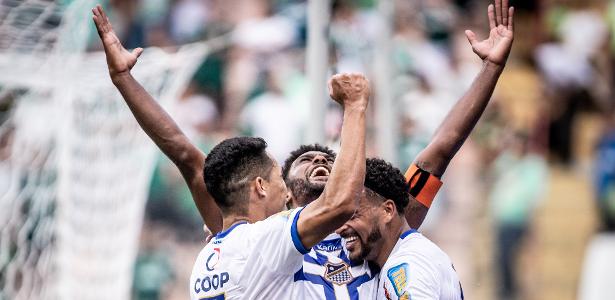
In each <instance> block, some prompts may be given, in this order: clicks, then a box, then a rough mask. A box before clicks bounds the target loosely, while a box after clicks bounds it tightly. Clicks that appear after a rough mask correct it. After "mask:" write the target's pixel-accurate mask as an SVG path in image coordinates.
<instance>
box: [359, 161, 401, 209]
mask: <svg viewBox="0 0 615 300" xmlns="http://www.w3.org/2000/svg"><path fill="white" fill-rule="evenodd" d="M365 187H367V188H368V189H370V190H372V191H373V192H375V193H376V194H378V195H380V196H381V197H382V198H384V199H391V200H393V202H395V206H396V207H397V212H398V213H399V214H403V212H404V210H405V208H406V206H408V202H409V199H408V197H409V196H410V194H409V192H408V190H409V186H408V183H407V182H406V179H405V178H404V175H402V173H401V171H400V170H399V169H397V168H396V167H393V166H392V165H391V164H390V163H388V162H386V161H384V160H382V159H380V158H368V159H367V161H366V170H365Z"/></svg>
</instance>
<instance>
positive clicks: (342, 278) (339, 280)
mask: <svg viewBox="0 0 615 300" xmlns="http://www.w3.org/2000/svg"><path fill="white" fill-rule="evenodd" d="M325 268H326V271H325V278H326V279H327V280H329V281H330V282H333V283H335V284H337V285H344V284H347V283H349V282H351V281H352V279H353V277H352V274H350V270H349V267H348V265H347V264H346V263H344V262H341V263H335V264H334V263H331V262H327V263H326V264H325Z"/></svg>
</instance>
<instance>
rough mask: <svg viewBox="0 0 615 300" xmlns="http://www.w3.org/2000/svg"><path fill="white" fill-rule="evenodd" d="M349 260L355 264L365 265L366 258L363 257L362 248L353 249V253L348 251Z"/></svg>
mask: <svg viewBox="0 0 615 300" xmlns="http://www.w3.org/2000/svg"><path fill="white" fill-rule="evenodd" d="M348 259H349V260H350V261H351V262H352V263H353V264H360V263H363V261H364V260H365V256H364V255H363V251H361V248H360V247H357V248H355V249H353V250H352V251H348Z"/></svg>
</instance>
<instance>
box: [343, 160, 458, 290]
mask: <svg viewBox="0 0 615 300" xmlns="http://www.w3.org/2000/svg"><path fill="white" fill-rule="evenodd" d="M366 169H367V171H366V175H365V192H364V193H363V197H361V200H360V202H359V209H358V210H357V212H356V213H355V215H354V216H353V217H352V218H351V219H350V220H349V221H348V222H347V223H346V224H345V225H344V226H343V227H342V228H340V229H339V230H338V233H339V234H340V235H341V236H343V237H344V238H345V239H346V249H347V251H348V255H349V259H350V260H351V261H363V260H368V261H370V262H372V263H375V264H376V265H377V266H378V267H379V268H381V270H380V273H379V274H378V276H377V278H376V279H374V281H373V282H374V283H375V285H376V286H375V287H373V288H372V290H371V291H370V292H371V295H367V294H366V295H365V297H364V298H366V299H367V298H369V299H388V300H391V299H419V300H420V299H431V300H432V299H442V300H449V299H463V291H462V289H461V284H460V283H459V278H458V277H457V273H456V272H455V270H454V268H453V264H452V262H451V260H450V258H449V257H448V255H446V253H444V251H442V250H441V249H440V248H439V247H438V246H436V245H435V244H434V243H432V242H431V241H429V240H428V239H427V238H425V237H424V236H423V235H421V234H420V233H418V232H417V231H416V230H414V229H412V228H410V226H409V225H408V222H406V218H405V217H404V209H405V207H406V205H407V204H408V190H409V186H408V184H407V182H406V180H405V178H404V176H403V175H402V174H401V172H400V171H399V170H398V169H396V168H395V167H393V166H391V164H389V163H387V162H385V161H383V160H381V159H368V160H367V167H366Z"/></svg>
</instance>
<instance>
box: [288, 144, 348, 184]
mask: <svg viewBox="0 0 615 300" xmlns="http://www.w3.org/2000/svg"><path fill="white" fill-rule="evenodd" d="M310 151H318V152H322V153H326V154H328V155H329V156H331V157H333V158H335V156H336V154H335V151H333V150H331V148H329V147H327V146H323V145H320V144H311V145H301V146H300V147H299V148H298V149H296V150H294V151H293V152H291V153H290V155H289V156H288V158H287V159H286V160H285V161H284V166H283V167H282V178H284V180H286V179H287V178H288V172H289V171H290V167H291V166H292V165H293V162H294V161H295V160H296V159H297V158H298V157H299V156H301V155H303V153H306V152H310Z"/></svg>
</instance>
